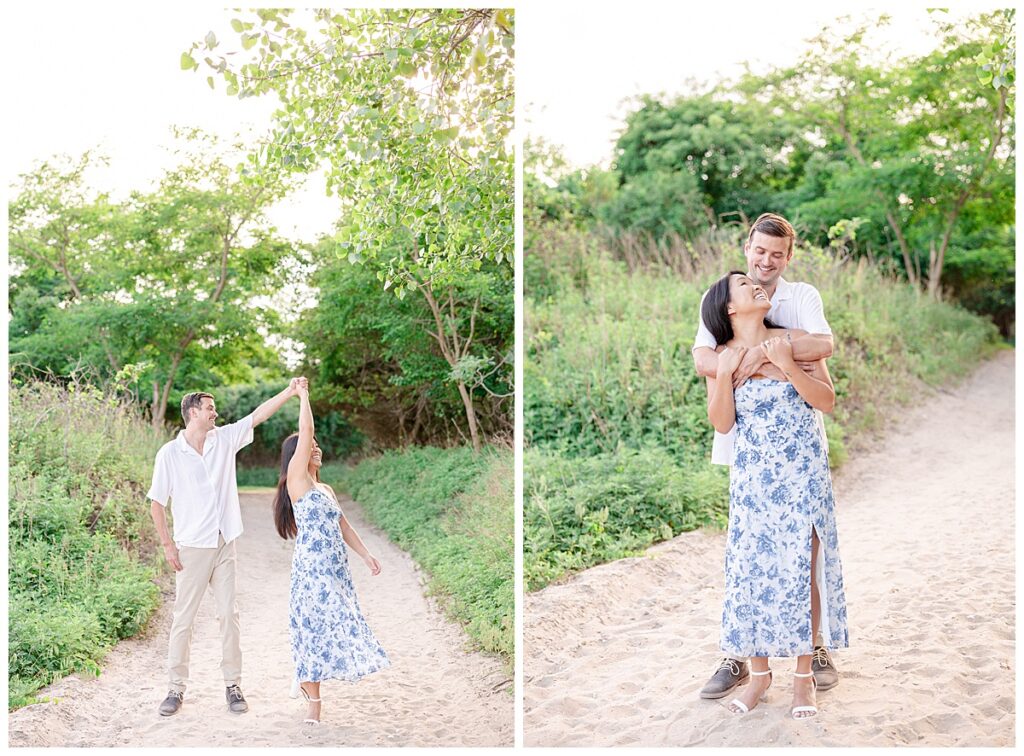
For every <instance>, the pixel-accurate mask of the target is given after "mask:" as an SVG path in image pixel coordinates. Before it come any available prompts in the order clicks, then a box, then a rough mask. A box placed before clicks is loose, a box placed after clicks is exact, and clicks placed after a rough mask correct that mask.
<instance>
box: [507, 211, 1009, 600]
mask: <svg viewBox="0 0 1024 756" xmlns="http://www.w3.org/2000/svg"><path fill="white" fill-rule="evenodd" d="M741 233H742V231H741V230H740V229H739V228H733V229H731V230H729V229H726V230H724V231H722V230H720V231H718V232H716V233H715V234H714V235H706V236H704V237H701V238H699V239H698V240H697V241H696V242H694V243H691V244H688V245H682V246H680V247H679V248H678V249H674V250H673V249H664V250H662V252H661V253H660V257H659V254H655V253H650V252H649V253H648V254H646V256H644V257H642V258H641V257H640V256H639V255H636V254H632V253H631V254H626V253H625V252H624V251H623V249H622V248H621V247H620V246H618V245H616V244H613V243H612V242H610V241H606V240H605V239H604V238H603V237H602V236H600V235H599V234H598V233H596V232H593V231H587V230H583V229H580V228H577V227H574V226H572V225H571V224H567V223H558V222H553V221H546V222H543V223H542V224H539V225H535V226H533V227H532V228H529V229H528V233H527V255H526V258H525V261H524V264H525V269H526V281H525V286H526V325H525V338H526V364H525V366H524V373H525V374H524V392H523V401H524V412H525V422H526V431H525V439H526V445H527V447H528V448H527V452H526V455H525V459H524V465H525V466H524V476H525V477H524V549H525V553H524V565H525V577H526V581H527V587H528V589H532V590H536V589H538V588H540V587H542V586H544V585H546V584H547V583H548V582H550V581H551V580H554V579H557V578H558V577H560V576H562V575H564V574H566V573H567V572H569V571H572V570H578V569H582V568H585V567H588V566H591V565H594V564H598V563H601V562H605V561H608V560H611V559H616V558H619V557H622V556H626V555H629V554H635V553H638V552H639V551H641V550H642V549H644V548H645V547H647V546H648V545H650V544H651V543H653V542H656V541H659V540H663V539H666V538H670V537H672V536H673V535H676V534H678V533H680V532H682V531H686V530H692V529H694V528H696V527H700V526H702V525H712V526H719V527H724V525H725V524H726V513H727V511H728V472H727V468H725V467H720V466H712V465H711V464H710V462H709V459H710V446H711V440H712V432H711V426H710V424H709V423H708V420H707V411H706V391H705V387H704V381H703V379H699V378H698V377H697V375H696V373H695V371H694V367H693V361H692V358H691V355H690V348H691V346H692V344H693V338H694V334H695V333H696V330H697V313H698V308H699V302H700V297H701V293H702V292H703V291H704V290H705V288H706V287H707V285H708V284H710V283H711V282H712V281H713V280H715V279H716V278H718V277H719V276H721V275H722V274H723V273H724V272H725V271H728V270H730V269H732V268H740V269H743V268H745V263H744V260H743V258H742V255H741V253H740V252H739V250H740V248H741V242H742V239H741V236H740V235H741ZM722 250H731V251H728V252H722ZM659 259H660V262H659ZM681 260H685V264H683V263H682V262H680V261H681ZM786 277H787V278H788V279H789V280H796V281H808V282H810V283H813V284H814V285H815V286H816V287H817V288H818V290H819V291H820V292H821V295H822V298H823V300H824V304H825V313H826V316H827V317H828V319H829V323H830V325H831V326H832V329H833V332H834V333H835V335H836V349H835V354H834V355H833V357H832V359H831V360H829V368H830V371H831V373H832V377H833V380H834V382H835V386H836V393H837V404H836V410H835V413H834V415H832V416H831V417H826V425H827V429H828V432H829V442H830V454H831V460H832V463H833V465H835V464H838V463H840V462H841V461H842V460H843V459H844V458H845V455H846V450H845V443H844V438H857V437H863V435H864V434H865V432H867V431H869V430H872V429H874V428H877V427H878V426H879V425H880V424H881V422H882V421H883V419H884V418H883V416H882V412H881V410H883V409H885V408H887V407H890V406H891V405H892V404H893V403H894V402H905V401H909V400H911V399H913V398H914V397H915V396H916V395H919V394H920V392H921V389H922V386H924V385H929V386H937V385H939V384H941V383H943V382H945V381H948V380H950V379H953V378H956V377H959V376H962V375H965V374H966V373H967V372H969V371H970V370H971V369H972V368H973V367H974V366H975V365H976V363H977V361H978V360H979V359H980V358H983V357H985V356H986V355H988V354H989V353H991V351H993V350H994V349H995V348H996V344H997V342H998V333H997V329H996V328H995V326H994V325H993V324H992V323H991V322H990V321H988V320H986V319H984V318H982V317H979V316H977V315H974V314H972V313H969V312H967V311H966V310H964V309H962V308H961V307H958V306H954V305H950V304H946V303H942V302H936V301H934V300H933V299H932V298H930V297H929V296H927V294H924V293H922V292H921V290H920V289H917V288H914V287H912V286H910V285H908V284H906V283H903V282H898V281H897V280H895V279H892V278H889V277H887V276H885V275H883V274H882V273H881V272H879V270H878V269H877V268H876V267H873V266H871V265H869V264H868V263H867V261H863V260H862V261H860V262H859V263H858V262H850V263H845V264H844V263H840V262H837V260H836V258H835V257H834V256H833V255H831V254H829V253H827V252H823V251H821V250H818V249H814V248H801V249H798V250H797V252H796V254H795V257H794V261H793V263H792V264H791V266H790V268H789V269H788V270H787V273H786Z"/></svg>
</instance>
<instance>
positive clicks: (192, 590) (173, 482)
mask: <svg viewBox="0 0 1024 756" xmlns="http://www.w3.org/2000/svg"><path fill="white" fill-rule="evenodd" d="M300 384H302V385H305V384H306V379H305V378H293V379H292V380H291V382H290V383H289V385H288V388H286V389H285V390H283V391H282V392H281V393H279V394H277V395H276V396H274V397H271V398H270V399H268V400H267V401H265V402H264V403H263V404H261V405H260V406H259V407H257V408H256V409H255V410H254V411H253V413H252V414H251V415H247V416H246V417H243V418H242V419H241V420H239V421H238V422H237V423H231V424H230V425H223V426H221V427H219V428H218V427H216V426H215V422H216V420H217V408H216V405H215V403H214V399H213V396H211V395H210V394H207V393H202V392H197V393H192V394H186V395H185V396H184V397H183V398H182V400H181V417H182V420H184V422H185V429H184V430H182V431H180V432H179V433H178V436H177V438H175V439H174V440H173V441H169V442H168V443H166V444H164V445H163V446H162V447H161V448H160V451H159V452H157V455H156V463H155V465H154V467H153V484H152V485H151V486H150V489H149V493H148V494H146V496H147V498H149V499H150V500H151V503H150V514H151V515H152V517H153V523H154V524H155V525H156V530H157V534H158V535H159V536H160V541H161V543H162V544H163V547H164V556H166V557H167V561H168V562H169V563H170V565H171V566H172V567H173V568H174V570H175V575H174V577H175V582H174V586H175V590H174V593H175V595H174V617H173V620H172V622H171V633H170V638H169V641H168V654H167V666H168V675H169V678H170V685H169V688H170V689H169V691H168V693H167V698H166V699H164V701H163V703H161V704H160V708H159V712H160V714H161V715H163V716H171V715H172V714H177V713H178V711H179V710H180V709H181V703H182V700H183V699H184V695H185V688H186V686H187V683H188V661H189V650H190V646H191V642H192V623H193V621H194V620H195V616H196V612H197V611H198V610H199V604H200V602H201V601H202V598H203V594H204V593H205V592H206V588H207V586H209V587H210V588H212V590H213V596H214V601H215V602H216V604H217V616H218V619H219V620H220V630H221V671H222V672H223V674H224V684H225V686H226V687H227V692H226V698H227V702H228V708H229V709H230V710H231V711H232V712H234V713H236V714H241V713H242V712H245V711H248V710H249V705H248V704H247V703H246V701H245V697H244V696H243V695H242V691H241V688H239V683H240V680H241V675H242V649H241V644H240V631H239V621H238V606H237V604H236V602H235V539H236V538H238V536H240V535H241V534H242V510H241V507H240V506H239V503H238V485H237V483H236V481H235V455H236V454H237V453H238V451H239V450H240V449H241V448H242V447H244V446H246V445H247V444H250V443H252V439H253V433H252V431H253V428H255V427H256V426H257V425H259V424H260V423H262V422H263V421H264V420H267V419H268V418H269V417H270V416H271V415H273V414H274V413H275V412H277V411H278V410H279V409H280V408H281V407H282V406H283V405H284V403H285V402H286V401H288V399H290V398H291V397H293V396H297V395H298V393H297V391H296V388H297V386H298V385H300ZM168 499H170V501H171V511H172V513H173V516H174V538H173V540H172V538H171V534H170V531H169V530H168V528H167V517H166V515H165V512H164V508H165V507H166V506H167V502H168Z"/></svg>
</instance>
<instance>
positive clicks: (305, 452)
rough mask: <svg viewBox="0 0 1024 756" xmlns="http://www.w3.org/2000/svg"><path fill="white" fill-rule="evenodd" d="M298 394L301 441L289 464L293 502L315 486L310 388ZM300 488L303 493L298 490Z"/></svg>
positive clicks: (300, 389) (299, 391)
mask: <svg viewBox="0 0 1024 756" xmlns="http://www.w3.org/2000/svg"><path fill="white" fill-rule="evenodd" d="M296 393H297V394H298V396H299V440H298V442H297V444H296V446H295V454H294V455H292V459H291V462H289V463H288V495H289V496H291V497H292V501H295V500H296V499H297V498H298V496H301V495H302V494H304V493H305V492H306V491H308V490H309V488H310V486H312V485H313V481H312V478H310V476H309V458H310V456H311V455H312V454H313V409H312V408H311V407H310V406H309V389H308V388H305V387H302V386H300V387H298V388H297V389H296ZM300 488H301V489H302V490H301V491H300V490H298V489H300ZM294 494H298V495H294Z"/></svg>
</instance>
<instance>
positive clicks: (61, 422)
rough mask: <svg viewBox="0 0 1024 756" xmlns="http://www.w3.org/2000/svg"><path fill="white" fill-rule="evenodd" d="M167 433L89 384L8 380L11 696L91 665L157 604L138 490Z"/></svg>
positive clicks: (95, 667) (22, 696) (14, 703)
mask: <svg viewBox="0 0 1024 756" xmlns="http://www.w3.org/2000/svg"><path fill="white" fill-rule="evenodd" d="M163 441H164V439H163V438H162V437H161V436H159V435H158V434H157V433H155V432H154V431H153V430H152V429H151V427H150V425H149V424H148V423H147V422H145V421H144V420H142V419H141V418H140V417H139V416H138V414H137V413H136V412H135V411H134V410H130V409H126V408H125V406H124V405H123V404H121V403H120V402H119V401H118V400H117V399H113V398H111V397H110V396H109V395H104V394H102V393H100V392H98V391H97V390H95V389H92V388H88V387H84V386H76V385H74V384H72V385H68V386H66V387H62V386H57V385H53V384H50V383H45V382H37V381H33V382H29V383H27V384H22V385H16V386H14V387H12V389H11V403H10V458H9V459H10V489H9V497H10V505H9V508H8V537H9V564H8V580H9V594H8V595H9V601H10V607H9V625H8V630H9V633H10V635H9V642H8V650H7V654H8V657H7V661H8V706H9V707H11V708H15V707H18V706H23V705H25V704H28V703H32V702H33V701H34V700H35V699H34V697H33V694H34V693H35V692H36V691H37V690H38V689H39V688H41V687H43V686H45V685H48V684H49V683H51V682H53V681H54V680H55V679H57V678H59V677H62V676H64V675H67V674H70V673H72V672H82V671H85V672H93V673H97V674H98V673H99V662H100V660H101V659H102V658H103V656H104V655H105V653H106V652H107V651H108V650H109V649H110V648H111V647H112V646H113V644H114V643H115V642H116V641H117V640H119V639H120V638H127V637H129V636H132V635H135V634H136V633H138V632H139V631H140V630H141V629H142V628H143V626H144V625H145V623H146V620H147V619H148V618H149V616H150V614H151V613H152V612H153V610H154V609H155V608H156V607H157V604H158V603H159V591H158V589H157V586H156V584H155V583H154V582H153V577H154V575H155V567H154V564H155V562H154V560H153V556H154V554H155V534H154V533H153V530H152V524H151V522H150V520H149V514H148V510H147V509H146V508H145V507H142V506H140V505H139V502H140V501H142V500H143V499H144V495H145V490H146V488H145V486H146V484H147V483H148V481H149V476H150V473H151V466H152V463H153V457H154V455H155V454H156V451H157V449H159V447H160V445H161V444H162V443H163Z"/></svg>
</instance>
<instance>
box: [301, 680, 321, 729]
mask: <svg viewBox="0 0 1024 756" xmlns="http://www.w3.org/2000/svg"><path fill="white" fill-rule="evenodd" d="M299 690H301V691H302V697H303V698H305V699H306V703H320V701H321V699H319V698H310V697H309V693H307V692H306V689H305V688H303V687H302V686H299ZM302 723H303V724H307V725H311V726H314V727H317V726H319V725H320V720H319V719H309V718H307V719H303V720H302Z"/></svg>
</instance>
